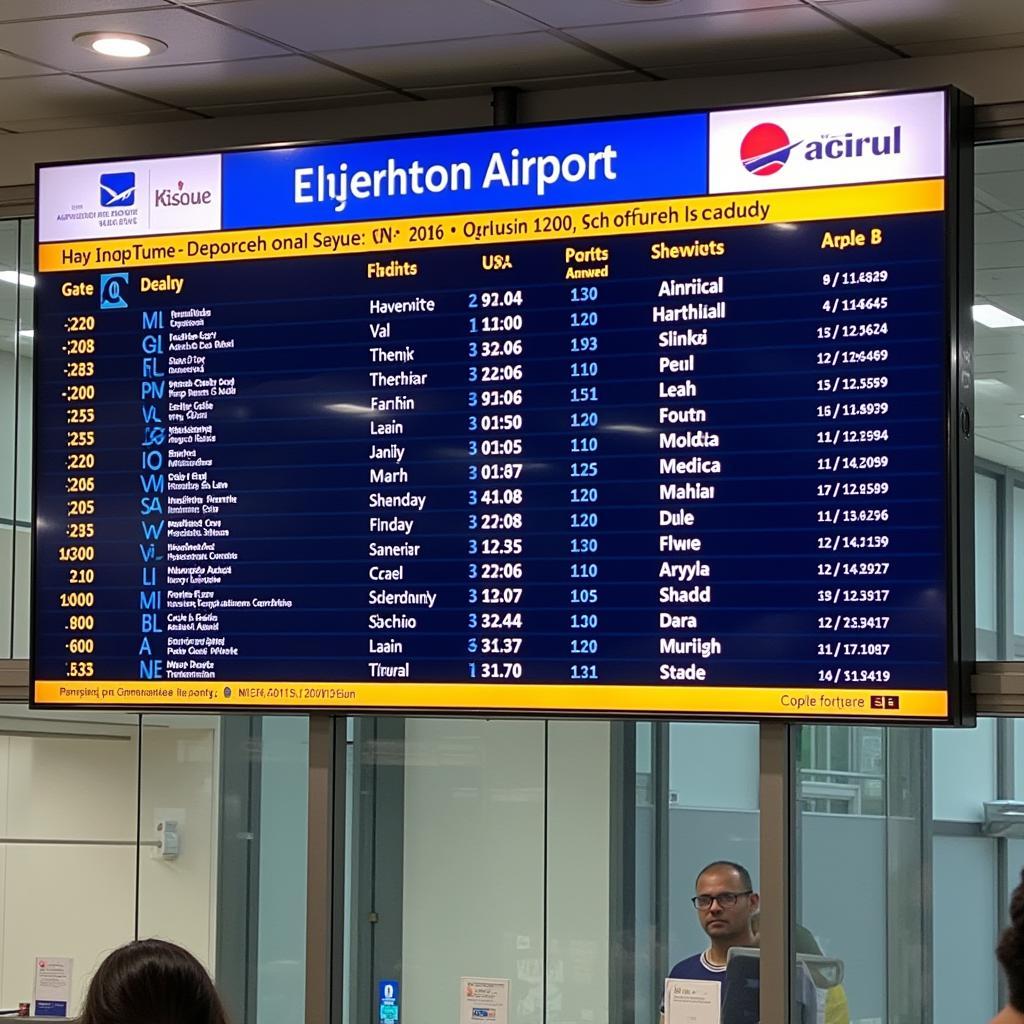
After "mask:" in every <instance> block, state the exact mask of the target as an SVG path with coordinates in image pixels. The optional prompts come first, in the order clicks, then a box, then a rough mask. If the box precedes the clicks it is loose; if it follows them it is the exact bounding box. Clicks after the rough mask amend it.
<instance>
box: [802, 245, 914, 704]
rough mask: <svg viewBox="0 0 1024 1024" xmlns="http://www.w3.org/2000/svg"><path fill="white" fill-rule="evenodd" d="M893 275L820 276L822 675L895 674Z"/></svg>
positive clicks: (882, 678)
mask: <svg viewBox="0 0 1024 1024" xmlns="http://www.w3.org/2000/svg"><path fill="white" fill-rule="evenodd" d="M860 237H865V238H866V236H860ZM882 240H883V236H882V232H881V230H877V231H876V232H873V233H872V244H873V246H878V245H880V244H881V243H882ZM872 254H873V255H876V254H877V255H879V256H881V253H877V251H873V252H872ZM889 280H890V270H889V269H888V268H886V267H884V266H879V267H876V268H872V269H856V270H854V269H851V270H842V269H835V270H830V271H827V272H825V273H823V274H822V276H821V281H820V285H821V289H822V290H821V293H820V298H819V301H820V311H821V313H822V314H823V315H822V318H821V322H820V323H819V324H818V326H817V328H816V337H817V342H818V347H817V353H816V366H817V369H818V376H817V380H816V389H817V399H816V408H815V413H816V418H817V421H818V429H817V433H816V441H817V455H816V465H815V468H816V471H817V480H816V483H815V485H814V487H815V490H814V493H815V497H816V498H817V507H816V510H815V518H816V523H817V527H818V532H817V538H816V546H817V559H818V562H817V577H818V581H819V586H818V591H817V604H818V608H819V612H818V615H817V623H816V625H817V630H818V636H819V639H818V640H817V643H816V649H815V653H816V655H817V660H818V669H817V681H818V683H820V684H833V685H840V686H841V685H846V686H869V685H877V684H881V685H886V684H889V683H890V682H891V681H892V672H891V671H890V669H889V668H887V667H885V661H886V659H887V658H888V657H889V655H890V650H891V643H890V642H889V640H888V639H887V633H888V631H889V629H890V625H891V622H892V616H891V614H890V612H889V608H888V605H889V602H890V598H891V596H892V582H891V578H890V577H891V570H892V568H893V566H892V560H891V554H890V545H891V543H892V534H891V532H890V524H891V517H892V514H893V510H892V508H891V505H890V500H891V498H892V496H893V495H892V491H891V482H890V479H889V470H890V464H891V459H892V456H891V454H890V451H889V449H890V447H891V446H892V444H893V443H894V442H897V443H905V439H903V438H898V437H897V436H896V434H895V433H894V430H897V431H898V427H897V426H896V425H895V424H893V423H892V422H891V420H892V416H893V413H894V409H893V408H892V406H891V402H890V399H889V391H890V387H891V385H892V383H893V379H892V372H891V369H890V367H889V361H890V355H891V350H890V346H891V341H892V338H891V333H890V332H891V330H892V325H891V324H890V321H889V319H888V317H887V314H888V313H889V311H890V310H891V304H892V298H891V296H890V295H889V294H888V291H887V285H888V283H889ZM873 699H874V698H873ZM878 699H880V700H884V699H886V698H878ZM890 699H891V698H890Z"/></svg>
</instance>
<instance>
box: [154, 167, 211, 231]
mask: <svg viewBox="0 0 1024 1024" xmlns="http://www.w3.org/2000/svg"><path fill="white" fill-rule="evenodd" d="M220 200H221V182H220V157H219V156H216V155H214V156H188V157H181V158H177V159H173V160H154V161H153V163H152V164H151V166H150V172H149V230H150V231H151V232H152V233H153V234H163V233H165V232H172V231H216V230H217V229H218V228H219V227H220V207H221V201H220Z"/></svg>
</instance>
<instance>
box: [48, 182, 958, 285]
mask: <svg viewBox="0 0 1024 1024" xmlns="http://www.w3.org/2000/svg"><path fill="white" fill-rule="evenodd" d="M944 195H945V183H944V182H943V180H942V179H941V178H935V179H928V180H923V181H900V182H890V183H882V184H874V185H841V186H836V187H833V188H817V189H798V190H794V191H779V192H751V193H746V194H740V195H725V196H698V197H695V198H689V199H659V200H649V201H645V202H636V203H603V204H600V205H593V206H565V207H558V208H554V209H540V210H505V211H499V212H497V213H470V214H457V215H448V216H435V217H408V218H404V219H401V220H375V221H358V222H354V223H347V224H314V225H303V226H301V227H286V228H258V229H253V230H244V231H210V232H204V233H198V234H181V235H153V236H147V237H140V238H118V239H114V240H103V241H91V242H47V243H43V244H41V245H40V246H39V253H38V261H37V266H38V269H39V270H40V271H42V272H45V273H52V272H59V271H66V272H73V271H79V270H88V271H97V270H99V271H102V270H106V269H110V268H124V267H149V266H178V265H182V264H187V263H208V262H227V261H230V260H252V259H280V258H282V257H291V256H332V255H338V254H342V253H347V254H351V253H360V252H362V253H366V254H368V255H372V254H375V253H382V252H392V251H396V250H417V249H436V248H439V247H442V246H453V245H487V246H491V247H500V246H503V245H506V244H508V243H510V242H540V241H552V240H556V239H565V240H572V239H587V238H594V237H610V236H615V235H635V234H651V233H657V232H659V231H672V232H678V231H688V230H692V231H705V230H712V229H716V228H728V227H748V226H751V225H758V224H787V223H794V222H802V221H818V220H842V219H844V218H853V217H858V218H859V217H882V216H892V215H895V214H906V213H932V212H935V211H938V210H941V209H943V205H944ZM367 270H368V273H367V276H368V277H371V278H373V277H388V276H399V275H398V274H397V273H387V272H380V273H370V268H369V267H368V268H367ZM406 273H408V271H406ZM412 273H415V271H412ZM403 276H404V275H403Z"/></svg>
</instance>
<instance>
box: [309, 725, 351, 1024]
mask: <svg viewBox="0 0 1024 1024" xmlns="http://www.w3.org/2000/svg"><path fill="white" fill-rule="evenodd" d="M339 721H340V722H341V723H342V727H344V719H336V718H335V717H334V716H333V715H328V714H314V715H310V716H309V822H308V828H307V848H306V872H307V874H306V1018H305V1019H306V1020H308V1021H319V1022H322V1024H328V1022H329V1021H330V1020H331V1019H332V1018H331V967H332V963H333V948H332V943H331V912H332V908H334V902H333V900H334V870H333V853H334V849H333V846H334V789H333V787H334V782H335V780H334V744H335V729H336V728H337V725H336V723H337V722H339ZM340 784H343V782H342V783H340ZM334 909H336V908H334Z"/></svg>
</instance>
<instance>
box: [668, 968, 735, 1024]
mask: <svg viewBox="0 0 1024 1024" xmlns="http://www.w3.org/2000/svg"><path fill="white" fill-rule="evenodd" d="M721 1019H722V983H721V982H719V981H691V980H689V979H687V978H667V979H666V980H665V1024H720V1021H721Z"/></svg>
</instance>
